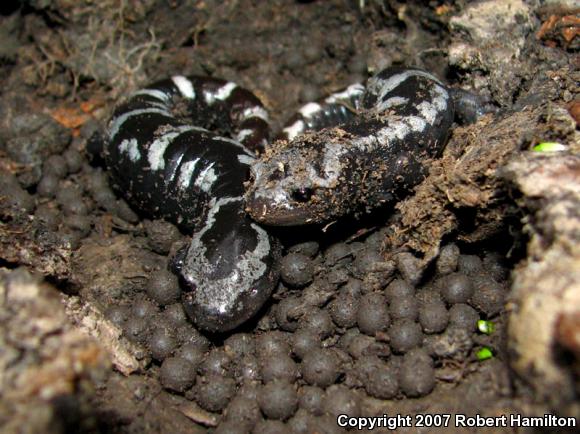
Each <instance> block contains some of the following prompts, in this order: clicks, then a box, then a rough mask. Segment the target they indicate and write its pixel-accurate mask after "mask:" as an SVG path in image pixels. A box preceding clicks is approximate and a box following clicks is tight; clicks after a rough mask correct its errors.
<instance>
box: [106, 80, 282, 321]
mask: <svg viewBox="0 0 580 434" xmlns="http://www.w3.org/2000/svg"><path fill="white" fill-rule="evenodd" d="M267 119H268V115H267V112H266V110H265V109H264V107H263V106H262V104H261V103H260V101H259V100H258V99H257V98H256V97H255V96H254V95H253V94H251V93H250V92H248V91H247V90H244V89H242V88H240V87H238V86H237V85H236V84H234V83H231V82H226V81H223V80H216V79H211V78H203V77H183V76H175V77H172V78H171V79H168V80H164V81H160V82H158V83H155V84H153V85H151V86H149V87H148V88H146V89H142V90H139V91H137V92H136V93H134V94H133V95H132V96H131V97H129V98H128V100H127V101H125V102H124V103H123V104H122V105H120V106H119V107H117V109H116V110H115V112H114V114H113V117H112V119H111V121H110V123H109V129H108V135H109V137H108V139H109V140H108V144H107V146H106V149H105V161H106V163H107V166H108V167H109V169H110V172H111V175H112V178H113V181H114V183H115V185H116V187H117V189H118V190H119V191H121V192H122V193H123V194H124V196H125V197H126V199H127V200H128V201H129V202H130V203H131V204H132V205H133V206H136V207H137V208H139V209H140V210H143V211H145V212H148V213H149V214H152V215H156V216H160V217H165V218H167V219H169V220H172V221H174V222H176V223H178V224H179V225H180V226H181V227H185V228H190V229H195V230H196V232H195V233H194V235H193V239H192V241H191V244H190V245H189V246H188V247H187V248H185V249H183V250H182V251H181V252H179V253H178V255H177V259H176V260H174V268H175V270H174V271H176V272H177V274H178V276H179V277H180V282H181V286H182V288H183V296H182V301H183V304H184V307H185V310H186V312H187V314H188V315H189V317H190V318H191V319H192V320H193V321H194V322H195V323H196V324H197V325H198V326H199V327H200V328H202V329H205V330H208V331H213V332H223V331H227V330H231V329H233V328H235V327H237V326H238V325H240V324H241V323H243V322H244V321H246V320H248V319H249V318H250V317H252V316H253V315H254V314H255V313H256V312H257V311H258V310H259V309H260V307H262V305H263V304H264V302H265V301H266V300H267V299H268V298H269V296H270V293H271V292H272V289H273V287H274V285H275V284H276V282H277V279H278V270H277V259H278V256H279V247H278V246H277V242H276V240H273V239H272V238H271V237H270V236H269V235H268V234H267V233H266V231H264V229H262V228H261V227H260V226H258V225H257V224H256V223H254V222H253V221H252V220H251V219H250V218H249V217H248V216H247V214H246V213H245V212H244V207H243V194H244V185H243V183H244V182H245V181H246V180H247V178H248V173H249V166H250V164H251V163H252V162H253V161H254V159H255V154H254V153H253V152H252V151H250V150H249V149H248V147H251V148H257V147H261V146H263V144H264V143H265V142H266V140H267V137H268V124H267ZM208 128H209V129H212V130H214V131H209V129H208ZM215 131H219V132H220V133H222V132H223V133H224V134H225V133H227V134H229V135H231V136H233V137H235V138H236V140H234V139H230V138H227V137H223V136H220V135H218V133H216V132H215Z"/></svg>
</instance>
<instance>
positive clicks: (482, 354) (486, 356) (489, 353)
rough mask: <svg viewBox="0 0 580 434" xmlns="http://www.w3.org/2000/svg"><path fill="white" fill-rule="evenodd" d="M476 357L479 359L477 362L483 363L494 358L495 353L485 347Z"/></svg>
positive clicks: (478, 351)
mask: <svg viewBox="0 0 580 434" xmlns="http://www.w3.org/2000/svg"><path fill="white" fill-rule="evenodd" d="M475 356H476V357H477V360H479V361H480V362H483V361H484V360H487V359H491V358H492V357H493V352H492V351H491V349H490V348H488V347H483V348H480V349H479V350H477V352H476V353H475Z"/></svg>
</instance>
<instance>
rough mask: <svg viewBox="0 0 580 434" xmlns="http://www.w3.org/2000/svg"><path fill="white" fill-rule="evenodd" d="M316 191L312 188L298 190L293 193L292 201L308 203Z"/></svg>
mask: <svg viewBox="0 0 580 434" xmlns="http://www.w3.org/2000/svg"><path fill="white" fill-rule="evenodd" d="M313 193H314V190H312V189H311V188H310V187H302V188H297V189H296V190H294V191H292V199H294V200H295V201H296V202H308V201H309V200H310V198H311V197H312V194H313Z"/></svg>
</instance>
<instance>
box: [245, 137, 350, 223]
mask: <svg viewBox="0 0 580 434" xmlns="http://www.w3.org/2000/svg"><path fill="white" fill-rule="evenodd" d="M321 148H322V149H320V150H315V149H313V148H298V149H291V148H286V149H283V150H282V151H281V152H278V153H274V154H273V155H271V156H269V157H268V158H266V159H263V160H259V161H256V163H254V165H253V166H252V169H251V174H252V184H251V186H250V188H249V189H248V191H247V193H246V211H247V212H248V213H249V214H250V215H251V216H252V218H253V219H254V220H256V221H258V222H260V223H263V224H267V225H275V226H295V225H303V224H309V223H320V222H322V221H325V220H328V219H329V217H332V215H333V207H334V203H335V200H334V199H333V198H334V197H336V191H337V188H338V187H339V176H340V175H341V173H342V169H343V164H342V163H341V162H340V154H339V153H338V152H337V148H336V146H333V145H326V146H324V145H323V146H322V147H321Z"/></svg>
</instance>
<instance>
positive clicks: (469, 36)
mask: <svg viewBox="0 0 580 434" xmlns="http://www.w3.org/2000/svg"><path fill="white" fill-rule="evenodd" d="M540 3H542V4H540ZM543 3H547V5H546V4H543ZM574 3H575V2H574V1H563V2H539V1H533V0H530V1H526V2H524V1H518V0H509V1H501V0H488V1H482V2H477V3H471V2H465V1H460V0H457V1H451V2H428V3H426V2H420V1H413V2H406V3H398V2H395V1H378V0H366V1H363V0H361V1H357V2H344V1H339V0H331V1H283V0H275V1H269V2H258V1H251V0H228V1H213V0H209V1H199V0H185V1H173V0H172V1H155V0H150V1H149V0H135V1H131V2H126V1H124V0H107V1H102V2H69V1H66V0H55V1H50V2H49V1H26V2H8V3H6V5H3V6H1V7H0V41H1V42H2V43H1V44H0V83H1V84H2V87H1V88H2V91H1V97H0V177H1V179H0V199H1V200H0V266H1V267H2V270H1V275H0V295H1V296H0V300H1V302H0V344H1V350H0V430H1V431H2V432H6V433H12V432H30V433H36V432H43V433H65V432H86V433H109V432H111V433H113V432H114V433H132V432H145V433H161V432H175V433H197V432H200V433H201V432H206V431H208V430H209V431H210V432H211V430H212V429H214V428H215V427H216V426H218V425H219V424H220V422H221V421H222V419H223V415H222V414H221V413H220V412H219V411H218V412H210V411H207V410H205V409H203V408H202V407H200V406H199V405H198V404H197V403H196V401H195V400H193V399H192V397H191V396H189V395H188V394H187V393H185V394H180V393H173V392H171V391H169V390H167V389H164V388H163V387H162V386H161V384H160V382H159V380H158V377H159V371H160V365H159V363H158V362H156V361H154V360H152V359H151V356H150V354H149V352H148V350H147V348H146V345H144V343H143V342H136V341H132V340H131V339H128V338H127V336H126V335H125V334H124V333H123V329H122V327H120V326H119V325H118V324H115V323H114V321H111V320H110V318H109V317H108V316H107V314H106V312H107V308H109V307H110V306H115V305H124V304H125V303H129V302H131V300H134V299H144V298H145V295H144V292H145V290H144V288H145V285H146V283H147V281H148V279H149V277H150V276H151V275H153V274H155V273H156V272H157V271H158V270H161V269H162V268H164V267H166V265H167V258H168V256H171V254H172V253H174V252H175V251H176V249H177V248H178V247H179V246H180V245H182V244H183V243H186V242H187V240H188V234H179V233H178V234H177V235H176V236H175V239H171V240H169V241H167V242H164V243H162V245H161V246H160V244H159V242H158V240H156V239H155V237H154V232H155V230H154V229H152V225H154V224H155V223H154V222H153V223H152V222H150V221H147V220H146V219H144V218H143V217H141V216H139V215H138V214H136V213H135V212H134V211H133V210H131V209H129V208H128V206H127V205H126V204H125V203H124V201H123V200H122V199H121V198H120V196H119V195H118V194H117V195H110V194H109V193H108V192H107V191H106V190H103V188H104V187H103V188H102V186H101V184H100V182H101V181H100V180H101V179H105V183H106V177H104V171H103V169H102V167H101V166H100V163H101V162H99V161H98V158H97V159H95V158H93V157H91V155H90V152H88V151H87V149H88V148H90V146H91V140H90V138H91V137H92V135H93V133H94V132H96V131H97V132H98V131H103V129H104V128H105V125H106V122H107V119H108V116H110V114H111V112H112V109H113V108H114V106H115V104H116V103H117V102H118V101H119V100H121V99H122V98H123V97H124V96H125V95H127V94H129V93H130V92H131V91H133V90H136V89H138V88H139V87H140V86H143V85H146V84H147V83H149V82H152V81H155V80H157V79H162V78H165V77H167V76H170V75H173V74H177V73H178V74H184V75H187V74H199V75H211V76H214V77H219V78H224V79H227V80H232V81H235V82H237V83H239V84H240V85H242V86H244V87H246V88H248V89H250V90H252V91H253V92H254V93H255V94H256V95H257V96H258V97H259V98H260V99H261V100H262V101H263V103H264V104H265V106H266V107H267V109H268V110H269V112H270V113H271V116H272V118H273V121H272V127H273V129H274V130H277V129H279V128H280V127H281V125H283V123H284V122H285V120H287V119H288V118H289V117H290V116H291V115H292V113H293V112H294V111H295V110H296V109H297V108H298V107H299V106H300V105H301V104H302V103H305V102H308V101H312V100H316V99H318V98H320V97H322V96H324V95H326V94H328V93H330V92H333V91H336V90H339V89H341V88H343V87H345V86H347V85H349V84H352V83H353V82H357V81H363V80H364V79H366V78H367V77H368V76H369V75H372V74H373V73H376V72H378V71H380V70H381V69H382V68H384V67H385V66H388V65H391V64H397V65H398V64H405V65H412V66H419V67H422V68H425V69H427V70H429V71H430V72H432V73H434V74H435V75H438V76H439V77H441V78H443V79H445V80H446V81H447V82H448V83H450V85H452V86H454V87H461V88H464V89H467V90H470V91H473V92H476V93H478V94H480V95H482V96H484V97H486V98H488V100H489V101H490V103H491V104H492V105H493V106H494V107H495V108H496V111H495V113H492V114H487V115H485V116H484V117H482V118H481V119H480V120H479V121H478V122H477V123H475V124H472V125H463V126H456V128H454V130H453V131H452V133H451V137H450V141H449V143H448V145H447V147H446V149H445V151H444V153H443V155H442V156H441V158H439V159H437V160H434V161H433V162H432V164H431V165H430V171H429V175H428V176H427V177H426V179H425V180H424V181H423V182H422V183H421V184H419V186H418V187H417V188H416V189H415V191H414V194H412V195H410V196H409V197H407V198H406V199H404V200H402V201H401V202H399V203H398V204H397V205H396V207H395V209H394V210H388V211H387V212H384V213H381V214H378V215H377V214H374V215H372V216H371V217H370V218H362V219H361V220H360V221H354V222H351V221H348V222H347V223H340V222H338V223H337V224H334V225H331V226H330V228H324V230H320V229H319V228H315V229H308V230H305V231H303V232H301V233H300V234H299V235H297V234H296V233H294V234H292V233H290V234H288V233H286V234H282V235H283V236H282V238H283V240H286V241H288V240H289V239H292V238H300V239H304V240H315V241H320V242H321V243H322V244H323V245H324V244H329V243H330V241H329V240H332V242H336V241H349V242H356V241H357V240H358V239H360V238H362V237H363V236H366V235H367V234H368V233H371V232H372V231H374V230H376V229H382V232H380V233H381V234H383V239H382V240H381V241H382V244H383V246H384V247H385V250H384V260H385V261H386V262H388V263H390V261H391V260H392V261H394V262H393V263H395V262H397V261H399V262H398V265H397V266H398V267H399V271H400V272H401V275H403V276H407V278H408V280H414V279H415V278H414V277H410V276H411V274H412V272H409V273H408V274H407V275H405V273H403V271H402V270H403V269H404V266H403V265H402V264H401V261H402V260H401V259H400V256H397V255H400V254H401V252H404V253H409V252H410V253H412V254H413V256H412V258H413V261H414V262H413V264H414V265H413V267H416V269H415V270H414V272H415V274H416V275H417V276H419V277H420V276H423V275H424V276H428V275H429V274H430V273H431V274H432V273H433V268H434V263H435V261H436V260H437V257H438V255H439V254H440V252H441V249H442V247H443V246H445V245H447V244H449V243H456V244H457V245H459V246H460V247H461V250H462V253H471V254H476V255H480V256H484V253H485V254H487V253H489V252H492V253H494V254H497V255H498V257H500V258H501V262H502V263H503V264H505V263H507V264H509V266H510V267H511V268H512V270H511V277H510V279H509V281H508V282H507V283H508V286H509V287H510V288H511V289H510V292H509V294H508V301H507V303H506V304H505V306H504V308H503V309H502V310H501V312H500V314H497V315H494V316H492V320H493V321H494V323H495V324H496V327H497V332H496V334H495V335H493V336H491V337H489V336H485V335H481V334H479V335H477V334H475V333H474V335H475V340H476V343H477V344H478V345H479V346H480V347H481V346H488V347H490V348H493V350H494V357H493V358H492V359H490V360H486V361H483V362H479V361H477V360H476V359H475V358H474V357H469V358H466V359H465V360H461V361H457V360H455V361H454V360H451V359H446V360H445V361H444V362H443V363H442V364H440V365H437V366H436V378H437V385H436V387H435V390H434V392H433V393H431V394H428V395H426V396H423V397H421V398H407V397H403V396H401V395H399V396H397V397H396V398H394V399H388V400H379V399H376V398H371V397H368V396H367V397H366V398H364V399H362V400H361V406H360V414H362V415H364V416H372V415H383V414H385V413H388V414H389V415H396V414H411V415H418V414H419V415H420V414H427V413H430V414H445V413H449V414H469V415H475V414H479V415H484V416H497V415H501V414H508V413H513V414H522V415H528V416H543V415H544V414H547V413H550V414H555V415H558V416H571V417H575V418H576V421H577V423H578V420H579V419H578V418H579V417H580V400H579V399H578V396H579V393H580V392H579V387H580V386H579V384H580V383H579V382H580V344H579V339H578V336H579V334H580V326H579V322H578V317H579V316H580V310H578V309H579V306H580V303H578V301H579V300H578V298H579V294H580V276H579V275H578V270H579V269H580V267H579V262H580V251H579V250H578V246H579V245H580V243H579V241H580V240H579V238H580V235H579V234H580V220H579V216H578V209H580V188H579V185H580V179H579V177H578V173H579V172H580V170H579V169H580V163H579V161H578V159H579V154H578V152H579V151H580V139H579V132H578V121H579V119H578V113H579V107H580V97H579V86H578V83H580V73H579V72H578V70H579V68H578V67H579V66H580V57H579V56H578V47H579V44H578V42H579V40H580V35H579V33H580V31H579V28H580V26H579V24H578V14H579V13H580V10H579V9H578V8H577V5H574ZM575 6H576V9H575V8H574V7H575ZM542 142H556V143H559V144H562V145H565V147H566V148H565V150H564V151H559V152H537V151H534V150H533V149H534V147H535V146H536V145H538V144H540V143H542ZM71 150H72V151H74V152H78V153H80V155H81V157H82V160H81V163H80V165H78V167H77V164H76V163H75V159H74V155H77V154H74V155H73V156H72V157H70V158H68V157H67V158H65V163H66V164H65V166H66V169H60V168H59V167H60V166H59V164H62V162H61V161H60V160H59V161H53V160H51V161H52V162H51V163H50V164H49V163H47V161H49V157H51V156H54V155H65V152H69V156H70V155H72V153H71ZM53 163H54V164H53ZM62 170H64V172H62ZM59 171H60V172H59ZM55 173H60V175H55ZM63 173H64V174H63ZM47 174H51V176H53V175H54V176H55V177H56V178H57V182H58V188H55V189H54V191H52V192H48V193H43V191H45V190H43V188H48V187H46V185H48V182H49V181H47V180H45V178H46V177H47ZM43 180H44V181H43ZM43 182H44V183H45V184H43ZM65 192H66V193H67V194H68V195H66V194H65ZM71 198H72V199H71ZM74 207H76V208H74ZM83 207H84V209H86V211H84V212H82V213H81V212H77V211H75V210H77V209H79V208H83ZM73 208H74V209H73ZM79 215H80V216H81V218H79ZM397 258H399V259H397ZM412 271H413V270H412ZM325 272H328V270H323V271H322V273H325ZM33 276H37V277H33ZM417 279H418V278H417ZM315 283H316V282H315ZM311 288H313V287H309V292H308V291H306V290H305V291H306V292H307V293H306V295H305V296H304V297H306V298H308V297H310V298H317V302H316V303H317V305H322V304H324V303H326V302H328V300H329V299H331V298H332V297H333V293H332V291H330V292H325V289H324V287H323V288H320V290H318V291H316V290H314V289H311ZM288 294H290V295H292V291H289V292H288V291H286V289H283V290H279V291H277V293H276V294H275V296H274V302H278V301H279V300H283V299H284V298H285V297H287V296H288ZM325 297H326V298H325ZM323 299H324V300H323ZM274 302H273V303H274ZM260 315H261V316H260V317H259V318H257V319H256V320H255V321H254V322H253V323H252V324H250V325H248V326H247V327H246V328H245V329H244V331H245V332H247V333H250V334H252V333H255V334H256V336H258V335H260V334H261V333H264V332H266V331H271V330H275V329H276V327H277V326H276V325H275V320H274V319H273V317H274V316H275V308H273V307H272V305H269V306H267V307H266V308H265V309H264V312H262V313H261V314H260ZM188 327H189V328H191V329H193V327H192V326H190V325H188ZM187 330H189V329H187ZM194 332H195V331H192V332H191V333H194ZM214 338H215V337H214ZM222 339H223V337H220V338H219V339H216V340H215V342H213V344H215V346H216V347H218V346H220V345H221V344H222V341H221V340H222ZM337 339H338V338H337ZM340 381H343V379H341V380H340ZM357 387H358V388H359V389H360V386H357ZM363 388H364V387H363ZM555 390H557V391H558V392H557V393H554V391H555ZM31 415H34V417H31ZM320 429H321V430H322V428H320ZM423 430H424V429H420V428H419V427H416V426H415V427H411V428H402V429H401V431H403V432H424V431H423ZM456 430H457V431H460V429H459V428H456ZM465 431H469V430H465ZM319 432H335V431H332V430H331V431H319ZM336 432H338V430H337V431H336ZM376 432H382V431H380V430H377V431H376ZM385 432H386V431H385ZM442 432H443V430H442ZM488 432H506V433H507V432H514V429H513V428H510V427H496V428H489V431H488ZM516 432H525V433H527V432H530V433H531V432H543V431H541V430H538V429H532V428H518V429H517V430H516Z"/></svg>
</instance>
